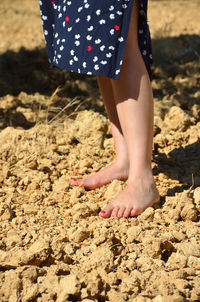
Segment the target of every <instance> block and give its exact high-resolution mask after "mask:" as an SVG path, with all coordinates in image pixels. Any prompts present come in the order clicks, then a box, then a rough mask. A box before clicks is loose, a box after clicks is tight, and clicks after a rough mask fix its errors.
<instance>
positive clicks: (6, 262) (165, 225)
mask: <svg viewBox="0 0 200 302" xmlns="http://www.w3.org/2000/svg"><path fill="white" fill-rule="evenodd" d="M199 5H200V1H195V0H193V1H178V0H174V1H150V2H149V21H150V27H151V34H152V43H153V57H154V64H153V66H152V70H153V82H152V85H153V91H154V100H155V127H154V148H153V155H152V166H153V173H154V177H155V180H156V184H157V187H158V189H159V192H160V195H161V203H160V205H159V206H158V207H157V208H148V209H146V211H145V212H144V213H142V214H141V215H139V216H138V217H132V218H128V219H125V218H121V219H117V218H114V219H113V218H109V219H103V218H101V217H99V216H98V213H99V211H100V209H101V208H102V207H103V206H104V205H106V204H107V203H108V201H109V200H111V198H112V197H114V196H115V195H117V194H118V193H119V192H120V191H121V190H122V189H123V188H124V187H125V185H126V183H124V182H121V181H118V180H114V181H113V182H112V183H110V184H108V185H105V186H103V187H102V188H99V189H96V190H86V189H84V188H83V187H71V186H70V185H69V180H70V178H71V177H85V176H86V175H89V174H93V173H95V172H96V171H98V170H100V169H102V168H103V167H105V166H106V165H108V164H110V163H111V162H112V161H113V160H114V156H115V153H114V146H113V138H112V136H111V132H110V127H109V122H108V118H107V114H106V112H105V108H104V105H103V101H102V98H101V96H100V95H99V92H98V89H97V82H96V78H95V76H85V75H80V74H76V73H69V72H67V71H63V70H59V69H55V68H50V67H49V63H48V59H47V55H46V51H45V44H44V37H43V32H42V26H41V20H40V15H39V5H38V1H37V0H31V1H30V0H20V1H19V0H12V1H8V0H1V3H0V19H1V23H0V36H1V41H0V301H2V302H5V301H9V302H21V301H22V302H25V301H33V302H34V301H35V302H36V301H37V302H53V301H58V302H66V301H85V302H86V301H87V302H89V301H100V302H103V301H111V302H123V301H129V302H130V301H134V302H148V301H154V302H171V301H172V302H182V301H193V302H194V301H199V300H200V286H199V284H200V235H199V229H200V221H199V217H200V91H199V86H200V53H199V49H200V36H199V34H200V10H199Z"/></svg>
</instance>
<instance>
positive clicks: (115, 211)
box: [111, 207, 119, 217]
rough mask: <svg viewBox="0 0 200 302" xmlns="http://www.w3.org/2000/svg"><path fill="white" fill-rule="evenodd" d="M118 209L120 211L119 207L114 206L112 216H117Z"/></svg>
mask: <svg viewBox="0 0 200 302" xmlns="http://www.w3.org/2000/svg"><path fill="white" fill-rule="evenodd" d="M118 211H119V207H114V209H113V210H112V213H111V216H112V217H117V214H118Z"/></svg>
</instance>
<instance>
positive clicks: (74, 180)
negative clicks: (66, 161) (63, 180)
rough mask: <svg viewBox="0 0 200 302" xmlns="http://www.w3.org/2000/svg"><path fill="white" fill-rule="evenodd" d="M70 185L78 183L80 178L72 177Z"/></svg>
mask: <svg viewBox="0 0 200 302" xmlns="http://www.w3.org/2000/svg"><path fill="white" fill-rule="evenodd" d="M70 185H72V186H76V185H78V179H77V178H72V179H71V181H70Z"/></svg>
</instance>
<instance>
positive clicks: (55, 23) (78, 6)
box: [39, 0, 152, 80]
mask: <svg viewBox="0 0 200 302" xmlns="http://www.w3.org/2000/svg"><path fill="white" fill-rule="evenodd" d="M138 1H139V16H138V43H139V48H140V51H141V54H142V57H143V59H144V62H145V65H146V68H147V70H148V73H149V76H150V79H151V69H150V65H151V63H152V52H151V37H150V32H149V26H148V21H147V4H148V0H138ZM133 2H134V0H54V1H50V0H39V3H40V14H41V19H42V25H43V30H44V36H45V42H46V48H47V54H48V57H49V62H50V64H51V66H57V67H59V68H61V69H66V70H68V71H72V72H78V73H83V74H88V75H104V76H107V77H109V78H112V79H114V80H118V79H119V75H120V69H121V65H122V60H123V55H124V51H125V44H126V39H127V36H128V30H129V23H130V17H131V11H132V6H133Z"/></svg>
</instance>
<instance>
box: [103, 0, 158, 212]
mask: <svg viewBox="0 0 200 302" xmlns="http://www.w3.org/2000/svg"><path fill="white" fill-rule="evenodd" d="M137 5H138V4H137V1H136V0H134V4H133V10H132V16H131V20H130V27H129V33H128V37H127V43H126V49H125V53H124V58H123V64H122V67H121V73H120V78H119V80H117V81H116V80H111V83H112V87H113V93H114V99H115V101H116V106H117V112H118V116H119V120H120V124H121V127H122V131H123V134H124V137H125V140H126V143H127V147H128V156H129V176H128V182H127V186H126V187H125V189H124V190H123V191H122V192H120V194H119V195H117V196H116V197H115V198H114V199H113V200H111V201H110V203H109V204H108V205H107V206H106V207H105V208H104V209H103V211H102V212H100V215H101V216H102V217H110V216H114V217H116V216H118V217H122V216H124V217H128V216H130V215H131V216H134V215H138V214H140V213H141V212H143V211H144V210H145V209H146V208H147V207H148V206H151V205H153V204H154V203H155V202H158V201H159V199H160V196H159V192H158V190H157V188H156V186H155V182H154V178H153V174H152V168H151V157H152V144H153V114H154V104H153V94H152V88H151V83H150V80H149V75H148V73H147V70H146V67H145V64H144V61H143V58H142V56H141V53H140V50H139V48H138V37H137V32H138V31H137V23H138V6H137Z"/></svg>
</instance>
